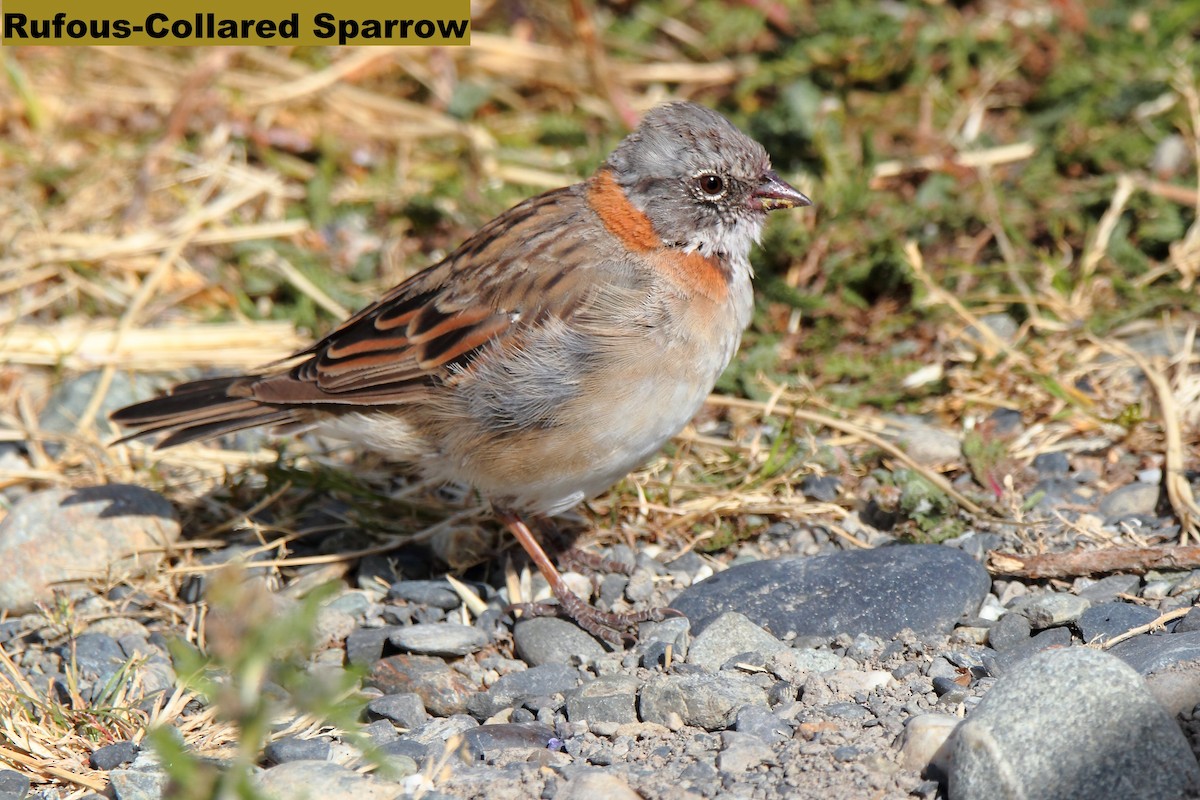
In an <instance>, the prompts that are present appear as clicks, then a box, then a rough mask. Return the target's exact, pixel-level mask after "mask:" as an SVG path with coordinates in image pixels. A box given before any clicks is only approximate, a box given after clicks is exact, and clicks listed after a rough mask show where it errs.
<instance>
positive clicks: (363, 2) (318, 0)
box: [2, 0, 471, 47]
mask: <svg viewBox="0 0 1200 800" xmlns="http://www.w3.org/2000/svg"><path fill="white" fill-rule="evenodd" d="M3 11H4V28H3V40H2V41H3V44H5V45H8V46H10V47H12V46H16V45H22V44H40V45H47V44H50V45H54V44H59V45H97V44H101V45H155V44H159V45H248V44H275V45H279V44H284V45H331V44H336V45H373V44H374V45H469V44H470V43H471V3H470V0H441V1H440V2H429V1H428V0H426V1H425V2H422V1H421V0H407V1H405V0H399V1H398V2H397V1H396V0H393V2H390V3H380V2H370V0H357V2H353V1H352V2H349V3H348V4H347V2H346V0H339V2H335V3H329V2H325V0H290V2H281V0H255V2H253V3H246V2H244V0H243V2H234V0H194V4H193V3H189V2H186V0H185V2H179V0H174V2H171V3H169V4H168V3H164V2H162V0H158V2H153V0H109V2H106V3H100V4H97V3H94V2H83V0H64V1H63V2H57V3H54V4H51V5H47V4H46V3H45V2H44V1H43V2H34V1H33V0H4V8H3Z"/></svg>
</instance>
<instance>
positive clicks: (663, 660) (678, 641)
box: [637, 617, 692, 669]
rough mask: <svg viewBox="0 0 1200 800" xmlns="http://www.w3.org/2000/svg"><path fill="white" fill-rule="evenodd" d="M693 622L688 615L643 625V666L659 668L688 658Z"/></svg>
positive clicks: (641, 648) (640, 640) (641, 640)
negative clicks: (669, 662) (668, 662)
mask: <svg viewBox="0 0 1200 800" xmlns="http://www.w3.org/2000/svg"><path fill="white" fill-rule="evenodd" d="M691 630H692V623H691V621H690V620H689V619H688V618H687V617H668V618H667V619H665V620H663V621H662V622H659V623H651V624H649V625H644V626H642V630H641V636H640V637H639V639H638V645H637V646H638V649H640V650H641V651H642V666H644V667H646V668H647V669H659V668H661V667H664V666H665V665H666V664H667V660H668V656H669V657H670V661H671V662H672V663H674V662H679V661H682V660H684V659H685V658H687V655H688V647H689V646H690V645H691V640H692V636H691Z"/></svg>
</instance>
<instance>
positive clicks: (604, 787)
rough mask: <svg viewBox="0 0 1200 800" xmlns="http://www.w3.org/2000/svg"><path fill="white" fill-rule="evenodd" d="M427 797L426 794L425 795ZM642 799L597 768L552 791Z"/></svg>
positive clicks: (574, 796)
mask: <svg viewBox="0 0 1200 800" xmlns="http://www.w3.org/2000/svg"><path fill="white" fill-rule="evenodd" d="M426 797H428V795H426ZM599 798H604V800H642V796H641V795H640V794H638V793H637V792H635V791H634V790H633V789H630V788H629V784H627V783H626V782H625V781H623V780H622V779H621V778H620V777H619V776H617V775H614V774H612V773H609V772H602V771H601V770H599V769H589V770H587V771H583V772H577V773H574V774H573V775H572V776H571V779H570V780H569V781H567V782H566V784H565V785H564V786H563V787H562V788H560V789H559V790H558V791H557V792H555V793H554V800H598V799H599Z"/></svg>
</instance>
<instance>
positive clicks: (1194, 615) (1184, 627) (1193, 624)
mask: <svg viewBox="0 0 1200 800" xmlns="http://www.w3.org/2000/svg"><path fill="white" fill-rule="evenodd" d="M1191 631H1200V606H1194V607H1193V608H1192V610H1191V611H1189V612H1188V613H1187V614H1186V615H1184V617H1183V619H1181V620H1179V622H1177V623H1175V628H1174V629H1173V630H1172V632H1173V633H1190V632H1191Z"/></svg>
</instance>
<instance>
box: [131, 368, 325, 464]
mask: <svg viewBox="0 0 1200 800" xmlns="http://www.w3.org/2000/svg"><path fill="white" fill-rule="evenodd" d="M256 377H257V376H245V375H238V376H234V377H228V378H209V379H208V380H202V381H192V382H190V383H181V384H179V385H178V386H176V387H175V388H174V389H172V390H171V391H170V393H169V394H165V395H163V396H162V397H156V398H154V399H153V400H147V401H145V402H142V403H135V404H134V405H131V406H126V407H125V408H122V409H120V410H118V411H114V412H113V413H112V415H111V416H110V417H109V418H110V419H111V420H112V421H113V422H116V423H117V424H119V425H121V426H123V427H127V428H134V429H135V430H134V431H133V432H132V433H130V434H128V435H127V436H124V437H122V438H121V439H118V440H117V441H116V442H114V444H119V443H121V442H127V441H129V440H131V439H139V438H141V437H143V436H151V435H153V434H157V433H167V434H168V435H167V436H165V437H164V438H163V439H162V440H161V441H159V442H158V443H157V444H156V445H155V447H156V448H163V447H174V446H175V445H177V444H183V443H184V442H191V441H195V440H196V439H208V438H211V437H213V436H220V435H221V434H225V433H233V432H235V431H240V430H245V429H246V428H256V427H258V426H260V425H288V424H296V423H299V422H301V421H302V418H301V415H300V412H299V410H298V409H296V408H289V407H286V406H277V405H268V404H266V403H261V402H259V401H257V400H254V399H253V398H250V397H242V396H239V395H238V394H237V392H236V391H235V389H236V387H237V386H239V385H245V383H248V382H250V381H253V380H254V379H255V378H256Z"/></svg>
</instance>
